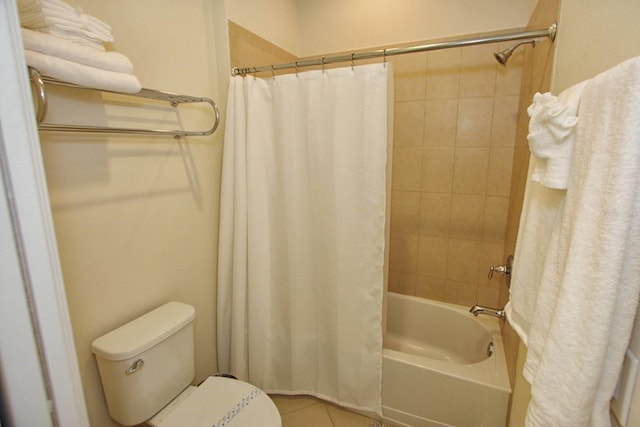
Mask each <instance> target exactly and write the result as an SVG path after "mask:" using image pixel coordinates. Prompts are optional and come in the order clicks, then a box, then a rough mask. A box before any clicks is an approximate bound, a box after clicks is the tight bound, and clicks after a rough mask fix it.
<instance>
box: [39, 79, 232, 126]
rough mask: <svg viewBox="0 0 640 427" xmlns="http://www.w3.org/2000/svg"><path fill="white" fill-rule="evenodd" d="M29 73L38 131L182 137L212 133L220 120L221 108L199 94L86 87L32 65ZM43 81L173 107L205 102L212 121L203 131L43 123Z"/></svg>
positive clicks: (44, 107) (44, 98) (44, 103)
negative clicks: (165, 102) (34, 94)
mask: <svg viewBox="0 0 640 427" xmlns="http://www.w3.org/2000/svg"><path fill="white" fill-rule="evenodd" d="M29 76H30V77H31V80H32V81H33V83H34V84H35V86H36V91H37V97H36V98H37V104H38V105H37V111H36V120H37V122H38V129H39V130H41V131H51V132H86V133H114V134H133V135H169V136H173V137H174V138H177V139H179V138H181V137H183V136H207V135H211V134H213V133H214V132H215V131H216V129H217V128H218V125H219V124H220V110H219V109H218V106H217V105H216V103H215V102H213V100H211V99H209V98H198V97H194V96H187V95H177V94H173V93H169V92H161V91H158V90H154V89H142V90H141V91H140V92H137V93H122V92H113V91H109V90H103V89H95V88H87V87H84V86H78V85H76V84H73V83H68V82H63V81H60V80H57V79H54V78H51V77H47V76H42V75H41V74H40V73H39V72H38V70H36V69H35V68H33V67H29ZM46 84H52V85H57V86H67V87H72V88H77V89H91V90H99V91H101V92H105V93H115V94H118V95H125V96H132V97H136V98H146V99H153V100H157V101H167V102H169V104H171V106H172V107H178V106H179V105H180V104H186V103H200V102H204V103H207V104H209V105H210V106H211V108H213V112H214V114H215V123H214V124H213V126H212V127H211V129H209V130H205V131H183V130H154V129H136V128H120V127H101V126H84V125H65V124H50V123H42V121H43V119H44V116H45V114H46V112H47V91H46Z"/></svg>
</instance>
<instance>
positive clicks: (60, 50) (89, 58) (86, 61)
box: [22, 28, 133, 74]
mask: <svg viewBox="0 0 640 427" xmlns="http://www.w3.org/2000/svg"><path fill="white" fill-rule="evenodd" d="M22 42H23V44H24V47H25V49H29V50H32V51H35V52H40V53H44V54H48V55H52V56H57V57H59V58H62V59H66V60H69V61H73V62H77V63H80V64H83V65H88V66H91V67H95V68H101V69H103V70H107V71H116V72H119V73H129V74H130V73H132V72H133V64H131V61H129V58H127V57H126V56H125V55H123V54H121V53H119V52H99V51H96V50H95V49H92V48H88V47H85V46H79V45H78V44H77V43H72V42H70V41H67V40H63V39H61V38H59V37H55V36H52V35H49V34H45V33H42V32H39V31H34V30H29V29H27V28H22Z"/></svg>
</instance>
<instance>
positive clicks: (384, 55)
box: [382, 49, 387, 68]
mask: <svg viewBox="0 0 640 427" xmlns="http://www.w3.org/2000/svg"><path fill="white" fill-rule="evenodd" d="M382 62H383V64H384V66H385V68H386V67H387V49H384V50H383V51H382Z"/></svg>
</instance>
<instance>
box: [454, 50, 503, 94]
mask: <svg viewBox="0 0 640 427" xmlns="http://www.w3.org/2000/svg"><path fill="white" fill-rule="evenodd" d="M493 51H494V46H491V45H479V46H468V47H463V48H462V51H461V55H460V98H470V97H478V96H489V97H492V96H493V95H494V92H495V87H496V67H497V65H498V64H497V62H496V61H495V59H494V58H493Z"/></svg>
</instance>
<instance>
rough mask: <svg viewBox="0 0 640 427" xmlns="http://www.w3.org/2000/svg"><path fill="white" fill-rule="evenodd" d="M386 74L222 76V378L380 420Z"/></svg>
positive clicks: (364, 69)
mask: <svg viewBox="0 0 640 427" xmlns="http://www.w3.org/2000/svg"><path fill="white" fill-rule="evenodd" d="M388 67H389V66H388V65H387V64H376V65H366V66H358V67H346V68H341V69H334V70H324V71H308V72H303V73H298V74H290V75H285V76H279V77H275V78H266V79H258V78H254V77H245V78H241V77H235V78H233V79H232V81H231V86H230V89H229V99H228V106H227V115H228V117H227V122H226V134H225V147H224V160H223V172H222V175H223V176H222V195H221V219H220V244H219V254H220V255H219V266H218V269H219V273H218V361H219V368H220V371H221V372H229V373H232V374H234V375H236V376H238V377H239V378H240V379H244V380H246V381H249V382H251V383H253V384H255V385H257V386H259V387H261V388H262V389H263V390H265V391H268V392H272V393H282V394H310V395H314V396H317V397H320V398H323V399H326V400H329V401H332V402H336V403H338V404H341V405H343V406H346V407H351V408H355V409H360V410H363V411H370V412H375V413H378V414H380V412H381V372H382V299H383V290H384V289H383V264H384V247H385V207H386V176H385V173H386V172H385V167H386V155H387V102H388V95H387V90H388V88H387V84H388V72H389V70H388Z"/></svg>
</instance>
